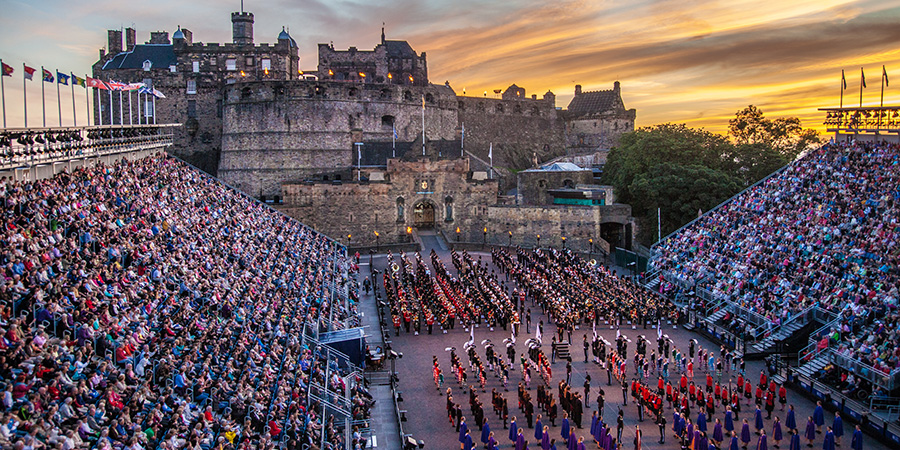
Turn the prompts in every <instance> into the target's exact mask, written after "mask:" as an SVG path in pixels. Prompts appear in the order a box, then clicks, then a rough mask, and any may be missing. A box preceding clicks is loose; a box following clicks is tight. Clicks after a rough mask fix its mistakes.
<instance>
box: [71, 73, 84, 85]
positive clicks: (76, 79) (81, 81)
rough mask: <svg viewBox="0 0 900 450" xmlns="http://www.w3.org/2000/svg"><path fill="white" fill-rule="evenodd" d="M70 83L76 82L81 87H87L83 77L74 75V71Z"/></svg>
mask: <svg viewBox="0 0 900 450" xmlns="http://www.w3.org/2000/svg"><path fill="white" fill-rule="evenodd" d="M72 84H73V85H76V84H77V85H78V86H81V87H83V88H86V87H87V85H86V84H85V79H84V78H81V77H79V76H77V75H75V74H74V73H73V74H72Z"/></svg>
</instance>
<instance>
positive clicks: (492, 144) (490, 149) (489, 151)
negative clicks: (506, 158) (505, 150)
mask: <svg viewBox="0 0 900 450" xmlns="http://www.w3.org/2000/svg"><path fill="white" fill-rule="evenodd" d="M488 158H491V159H493V158H494V143H493V142H491V148H489V149H488Z"/></svg>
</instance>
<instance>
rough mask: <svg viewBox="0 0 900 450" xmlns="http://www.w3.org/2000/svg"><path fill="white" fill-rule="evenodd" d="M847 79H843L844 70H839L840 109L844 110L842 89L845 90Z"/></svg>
mask: <svg viewBox="0 0 900 450" xmlns="http://www.w3.org/2000/svg"><path fill="white" fill-rule="evenodd" d="M846 86H847V78H846V77H844V70H843V69H841V109H843V108H844V89H847V87H846Z"/></svg>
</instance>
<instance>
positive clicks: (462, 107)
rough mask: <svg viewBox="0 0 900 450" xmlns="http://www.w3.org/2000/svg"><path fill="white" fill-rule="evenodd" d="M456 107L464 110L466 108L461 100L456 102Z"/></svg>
mask: <svg viewBox="0 0 900 450" xmlns="http://www.w3.org/2000/svg"><path fill="white" fill-rule="evenodd" d="M456 108H457V109H459V110H460V111H465V110H466V104H465V103H463V102H458V103H457V104H456Z"/></svg>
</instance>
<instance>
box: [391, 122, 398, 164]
mask: <svg viewBox="0 0 900 450" xmlns="http://www.w3.org/2000/svg"><path fill="white" fill-rule="evenodd" d="M396 157H397V131H396V130H395V129H394V121H393V120H392V121H391V158H396Z"/></svg>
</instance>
